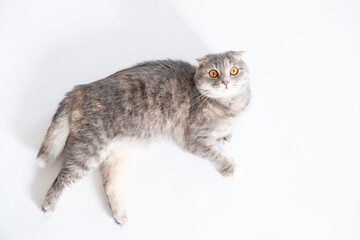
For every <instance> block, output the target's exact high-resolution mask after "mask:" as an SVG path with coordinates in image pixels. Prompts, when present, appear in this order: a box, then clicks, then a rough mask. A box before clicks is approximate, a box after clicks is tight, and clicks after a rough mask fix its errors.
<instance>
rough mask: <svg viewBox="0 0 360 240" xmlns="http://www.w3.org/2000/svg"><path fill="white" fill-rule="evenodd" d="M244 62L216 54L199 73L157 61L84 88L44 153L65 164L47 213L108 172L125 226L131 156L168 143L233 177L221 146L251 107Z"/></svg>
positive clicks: (43, 159) (68, 103) (71, 96)
mask: <svg viewBox="0 0 360 240" xmlns="http://www.w3.org/2000/svg"><path fill="white" fill-rule="evenodd" d="M241 55H242V52H234V51H229V52H225V53H221V54H209V55H207V56H205V57H204V58H200V59H198V62H199V66H198V67H196V66H193V65H191V64H189V63H186V62H183V61H174V60H161V61H149V62H144V63H141V64H138V65H135V66H133V67H130V68H127V69H124V70H121V71H119V72H117V73H115V74H113V75H110V76H109V77H107V78H104V79H102V80H98V81H95V82H93V83H90V84H85V85H78V86H76V87H75V88H74V89H73V90H72V91H71V92H69V93H68V94H67V95H66V97H65V98H64V99H63V100H62V101H61V103H60V105H59V108H58V110H57V112H56V113H55V115H54V117H53V120H52V123H51V125H50V127H49V129H48V132H47V134H46V136H45V139H44V142H43V143H42V146H41V148H40V151H39V153H38V164H39V165H40V166H42V167H44V166H46V165H47V164H48V163H49V162H51V161H53V160H56V159H57V158H60V159H61V160H62V163H63V166H62V169H61V171H60V173H59V175H58V177H57V178H56V179H55V181H54V183H53V185H52V186H51V188H50V189H49V191H48V193H47V195H46V198H45V201H44V203H43V206H42V209H43V211H44V212H45V213H46V214H48V215H49V214H51V213H52V212H53V211H54V209H55V207H56V203H57V201H58V200H59V198H60V196H61V193H62V192H63V190H64V189H65V188H66V186H69V185H71V184H72V183H74V182H76V181H77V180H79V179H80V178H82V177H83V176H85V175H86V174H87V173H88V172H90V171H91V170H93V169H96V168H97V167H100V169H101V172H102V177H103V181H104V187H105V191H106V194H107V196H108V199H109V203H110V206H111V209H112V211H113V213H114V217H115V220H116V221H117V222H118V223H120V224H124V223H125V222H126V213H125V209H124V205H123V188H124V178H125V176H126V172H127V168H128V167H127V166H128V158H127V157H126V155H127V153H129V152H130V153H131V150H132V149H133V147H136V146H138V145H141V144H146V143H148V142H153V141H156V140H160V139H165V140H170V141H172V142H174V143H175V144H176V145H178V146H179V147H181V148H182V149H184V150H186V151H189V152H191V153H193V154H195V155H197V156H200V157H203V158H207V159H209V160H210V161H211V162H213V163H214V165H215V167H216V168H217V169H218V171H219V172H220V173H221V174H223V175H224V176H228V175H232V174H233V172H234V170H235V163H234V162H233V160H232V158H231V157H230V156H229V155H228V154H227V153H226V152H224V151H223V150H221V149H220V148H219V147H218V146H217V145H216V141H219V142H221V143H223V142H224V141H229V140H230V138H231V134H232V130H233V128H234V126H235V124H236V122H237V120H238V118H239V116H240V113H241V112H242V111H243V110H244V109H245V108H246V107H247V105H248V103H249V100H250V88H249V83H248V78H247V71H248V70H247V67H246V65H245V63H244V62H243V60H242V58H241ZM214 71H216V74H217V76H215V75H216V74H215V72H214ZM236 71H237V72H236ZM235 72H236V74H233V73H235ZM214 76H215V77H214Z"/></svg>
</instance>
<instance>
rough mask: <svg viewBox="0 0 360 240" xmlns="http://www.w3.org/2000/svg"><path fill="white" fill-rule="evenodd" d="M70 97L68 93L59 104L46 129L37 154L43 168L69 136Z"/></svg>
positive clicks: (53, 159)
mask: <svg viewBox="0 0 360 240" xmlns="http://www.w3.org/2000/svg"><path fill="white" fill-rule="evenodd" d="M70 112H71V97H70V94H68V95H67V96H66V97H65V98H64V99H63V100H62V101H61V102H60V104H59V107H58V109H57V110H56V113H55V115H54V116H53V118H52V122H51V124H50V127H49V128H48V130H47V133H46V135H45V138H44V141H43V143H42V144H41V147H40V150H39V153H38V155H37V164H38V166H39V167H41V168H45V167H46V166H47V165H48V164H49V163H52V162H53V161H55V160H56V159H57V158H58V157H59V155H60V153H61V152H62V150H63V149H64V146H65V143H66V140H67V138H68V136H69V132H70V128H69V121H70V118H69V116H70Z"/></svg>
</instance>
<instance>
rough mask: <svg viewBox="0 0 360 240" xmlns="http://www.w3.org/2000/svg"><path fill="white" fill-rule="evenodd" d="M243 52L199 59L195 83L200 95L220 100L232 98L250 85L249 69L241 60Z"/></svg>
mask: <svg viewBox="0 0 360 240" xmlns="http://www.w3.org/2000/svg"><path fill="white" fill-rule="evenodd" d="M242 54H243V52H236V51H228V52H225V53H220V54H209V55H206V56H205V57H202V58H199V59H197V61H198V63H199V68H198V70H197V71H196V74H195V83H196V86H197V88H198V89H199V91H200V93H202V94H203V95H205V96H207V97H209V98H213V99H218V98H231V97H234V96H236V95H238V94H240V93H241V92H242V90H243V89H244V88H245V87H247V85H248V78H247V73H248V69H247V66H246V64H245V63H244V61H243V60H242V59H241V55H242Z"/></svg>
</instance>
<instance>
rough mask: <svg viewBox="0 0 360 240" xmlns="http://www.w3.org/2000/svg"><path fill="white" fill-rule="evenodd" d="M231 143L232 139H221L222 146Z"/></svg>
mask: <svg viewBox="0 0 360 240" xmlns="http://www.w3.org/2000/svg"><path fill="white" fill-rule="evenodd" d="M229 142H230V139H227V138H226V137H223V138H220V139H219V143H220V144H222V145H226V144H228V143H229Z"/></svg>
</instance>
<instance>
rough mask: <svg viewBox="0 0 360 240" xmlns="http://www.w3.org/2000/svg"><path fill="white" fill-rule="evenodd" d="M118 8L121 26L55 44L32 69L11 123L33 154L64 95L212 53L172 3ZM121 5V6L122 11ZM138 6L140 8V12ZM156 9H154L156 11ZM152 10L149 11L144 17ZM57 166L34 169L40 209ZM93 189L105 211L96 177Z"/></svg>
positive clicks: (160, 0)
mask: <svg viewBox="0 0 360 240" xmlns="http://www.w3.org/2000/svg"><path fill="white" fill-rule="evenodd" d="M114 4H115V5H116V4H119V6H115V7H118V11H113V12H114V14H115V12H116V14H119V16H121V17H119V22H120V21H122V20H123V19H127V22H128V23H129V24H122V25H121V24H117V25H115V26H117V27H116V28H115V27H114V28H113V29H111V30H109V27H108V26H106V27H104V29H108V30H102V29H101V30H99V29H97V30H95V29H94V30H93V31H88V32H86V33H85V32H79V33H78V36H73V37H72V39H77V40H74V41H72V42H71V43H67V44H65V43H61V42H60V41H57V42H56V44H53V47H52V48H50V50H49V48H47V50H46V52H42V53H41V54H40V55H41V56H44V57H43V58H42V59H41V60H40V61H39V62H36V63H31V64H32V65H33V66H34V69H33V70H34V71H33V72H34V74H33V75H30V76H29V83H28V86H27V87H26V91H24V92H23V93H20V94H22V95H21V97H22V99H20V102H21V106H20V108H19V109H18V113H17V116H16V117H15V119H14V121H13V128H12V129H13V131H14V134H15V135H16V136H17V137H18V138H19V139H20V140H21V142H22V143H23V144H24V145H25V146H26V147H30V148H31V149H33V151H34V165H35V156H36V151H37V150H38V148H39V147H40V144H41V142H42V139H43V137H44V135H45V132H46V129H47V127H48V126H49V124H50V121H51V116H52V115H53V114H54V112H55V110H56V107H57V104H58V103H59V102H60V100H61V99H62V98H63V96H64V94H65V93H66V92H67V91H69V90H71V89H72V87H73V86H75V85H77V84H83V83H88V82H92V81H95V80H98V79H101V78H103V77H106V76H108V75H110V74H112V73H114V72H115V71H118V70H120V69H122V68H125V67H128V66H130V65H132V64H135V63H137V62H140V61H144V60H149V59H163V58H177V59H183V60H188V61H189V60H191V61H193V63H194V64H195V58H196V57H199V56H202V55H204V54H206V53H209V52H210V50H209V48H208V47H206V45H205V44H204V43H203V41H202V40H201V39H199V37H198V36H197V34H196V33H195V32H194V31H193V30H192V29H191V28H190V27H189V25H188V24H187V23H186V21H185V20H184V19H183V18H182V17H181V16H180V14H179V13H178V12H177V10H176V8H175V7H174V6H172V4H171V2H169V1H166V0H155V1H151V2H146V1H139V0H127V1H121V3H120V2H114ZM120 4H121V6H120ZM139 6H141V7H139ZM154 6H158V7H154ZM148 9H153V11H148ZM59 170H60V163H55V164H54V165H51V166H49V167H47V168H46V169H39V168H38V169H36V174H35V178H34V181H33V182H32V184H31V186H30V188H31V193H30V195H31V198H32V200H33V202H34V203H35V204H36V205H37V206H39V207H40V206H41V202H42V201H43V199H44V197H45V195H46V191H47V190H48V189H49V187H50V185H51V184H52V182H53V181H54V179H55V178H56V176H57V174H58V172H59ZM91 177H92V179H93V181H94V182H95V183H96V184H95V185H96V189H97V191H98V192H99V194H98V195H99V197H100V198H101V201H102V202H103V205H104V208H105V209H107V210H106V211H108V212H110V210H109V208H108V206H107V200H106V196H105V194H104V191H103V187H102V182H101V178H100V176H99V174H98V173H95V174H92V176H91Z"/></svg>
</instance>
